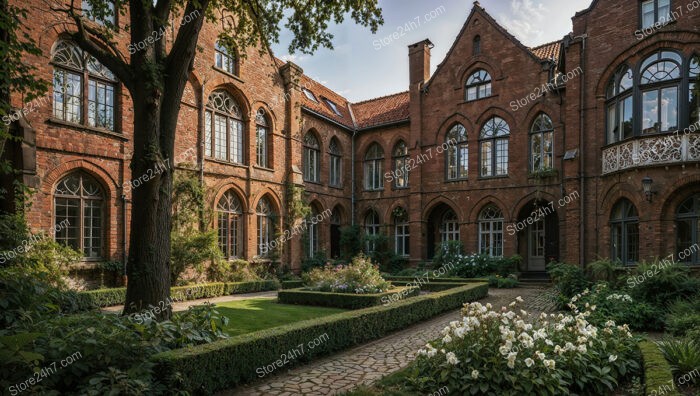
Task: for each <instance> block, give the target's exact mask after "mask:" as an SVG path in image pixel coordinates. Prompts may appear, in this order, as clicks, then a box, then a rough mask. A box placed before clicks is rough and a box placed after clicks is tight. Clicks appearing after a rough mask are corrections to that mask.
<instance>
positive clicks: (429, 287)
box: [391, 281, 470, 292]
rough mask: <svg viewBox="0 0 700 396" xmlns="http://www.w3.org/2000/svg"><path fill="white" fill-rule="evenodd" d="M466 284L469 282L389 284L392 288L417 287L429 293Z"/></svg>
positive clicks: (400, 282)
mask: <svg viewBox="0 0 700 396" xmlns="http://www.w3.org/2000/svg"><path fill="white" fill-rule="evenodd" d="M467 283H470V282H468V281H466V282H427V283H420V282H417V281H410V282H402V281H396V282H391V284H392V285H394V286H418V288H420V290H422V291H429V292H436V291H443V290H448V289H452V288H455V287H460V286H464V285H465V284H467Z"/></svg>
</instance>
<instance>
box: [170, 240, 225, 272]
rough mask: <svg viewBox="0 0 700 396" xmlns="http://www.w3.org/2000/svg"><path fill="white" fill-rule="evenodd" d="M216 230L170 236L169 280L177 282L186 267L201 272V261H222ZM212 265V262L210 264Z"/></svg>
mask: <svg viewBox="0 0 700 396" xmlns="http://www.w3.org/2000/svg"><path fill="white" fill-rule="evenodd" d="M217 238H218V237H217V234H216V231H209V232H204V233H194V234H189V233H188V234H185V235H178V234H176V233H172V234H171V238H170V262H171V264H170V282H171V283H172V284H177V282H178V280H179V279H180V276H181V275H182V273H183V272H184V271H185V270H187V269H188V268H195V269H197V271H198V272H200V273H201V272H203V271H204V268H203V263H204V262H206V261H208V262H210V263H218V262H220V261H223V255H222V254H221V249H219V245H218V239H217ZM211 265H212V266H214V264H211Z"/></svg>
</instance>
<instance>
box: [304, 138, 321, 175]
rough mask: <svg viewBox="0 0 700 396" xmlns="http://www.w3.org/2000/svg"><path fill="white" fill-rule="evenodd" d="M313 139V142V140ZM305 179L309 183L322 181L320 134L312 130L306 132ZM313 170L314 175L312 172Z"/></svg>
mask: <svg viewBox="0 0 700 396" xmlns="http://www.w3.org/2000/svg"><path fill="white" fill-rule="evenodd" d="M312 139H313V142H312V141H311V140H312ZM303 145H304V155H303V157H302V161H304V169H303V176H304V181H305V182H309V183H321V142H320V140H319V139H318V136H316V134H315V133H314V132H312V131H311V130H309V131H307V132H306V134H304V140H303ZM312 170H313V175H312V174H311V173H312ZM311 176H313V177H311Z"/></svg>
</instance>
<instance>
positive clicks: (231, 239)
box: [216, 191, 244, 259]
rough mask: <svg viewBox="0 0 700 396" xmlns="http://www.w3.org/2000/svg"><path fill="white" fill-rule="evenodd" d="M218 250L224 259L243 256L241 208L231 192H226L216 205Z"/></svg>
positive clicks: (239, 202)
mask: <svg viewBox="0 0 700 396" xmlns="http://www.w3.org/2000/svg"><path fill="white" fill-rule="evenodd" d="M216 213H217V219H218V224H217V226H218V229H219V248H220V249H221V252H222V253H223V254H224V257H226V258H229V259H232V258H237V257H241V256H242V254H243V249H242V247H243V244H242V242H241V241H242V240H243V223H244V221H243V219H242V217H243V206H242V205H241V201H240V200H239V199H238V197H237V196H236V194H235V193H234V192H233V191H227V192H226V193H224V195H223V196H222V197H221V199H219V202H218V204H217V205H216Z"/></svg>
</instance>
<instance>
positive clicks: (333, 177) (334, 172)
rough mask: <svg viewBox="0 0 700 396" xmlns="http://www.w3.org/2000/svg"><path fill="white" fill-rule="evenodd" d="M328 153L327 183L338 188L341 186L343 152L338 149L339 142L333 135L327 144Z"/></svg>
mask: <svg viewBox="0 0 700 396" xmlns="http://www.w3.org/2000/svg"><path fill="white" fill-rule="evenodd" d="M328 155H329V157H330V163H329V165H330V166H329V169H328V171H329V173H330V174H329V180H328V185H329V186H331V187H337V188H340V187H342V186H343V152H342V150H341V149H340V142H338V138H336V137H335V136H334V137H332V138H331V141H330V143H329V144H328Z"/></svg>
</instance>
